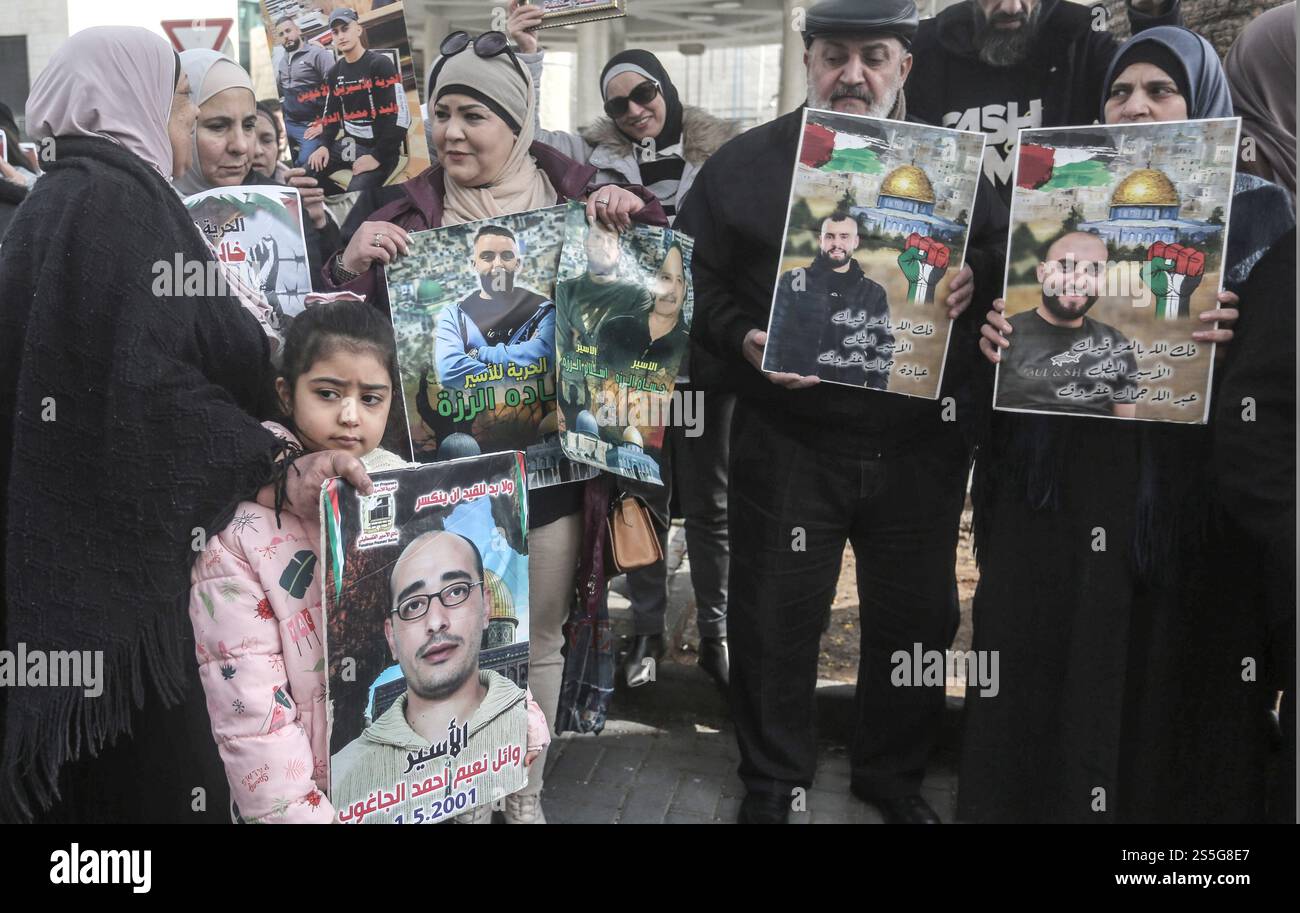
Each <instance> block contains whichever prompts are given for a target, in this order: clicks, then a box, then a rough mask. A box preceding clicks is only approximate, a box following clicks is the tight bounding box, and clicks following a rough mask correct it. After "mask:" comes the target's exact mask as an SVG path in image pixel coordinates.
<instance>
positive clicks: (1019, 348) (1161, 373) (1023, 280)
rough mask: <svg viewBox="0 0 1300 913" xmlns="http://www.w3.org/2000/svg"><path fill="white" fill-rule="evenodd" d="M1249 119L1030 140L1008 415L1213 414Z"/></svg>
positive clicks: (1019, 208)
mask: <svg viewBox="0 0 1300 913" xmlns="http://www.w3.org/2000/svg"><path fill="white" fill-rule="evenodd" d="M1240 123H1241V122H1240V120H1239V119H1238V118H1223V119H1219V120H1198V121H1181V122H1168V121H1166V122H1161V123H1148V124H1124V125H1115V126H1102V125H1096V126H1091V127H1073V128H1065V129H1062V128H1049V129H1035V130H1021V131H1020V145H1019V148H1018V154H1017V158H1016V169H1015V183H1014V185H1013V190H1012V197H1011V239H1010V243H1009V244H1008V245H1007V270H1006V285H1005V292H1004V295H1003V297H1004V299H1005V302H1006V310H1005V313H1004V317H1005V318H1006V320H1007V322H1008V323H1009V324H1010V325H1011V332H1010V333H1009V334H1004V335H1005V337H1006V339H1007V342H1008V345H1007V347H1006V348H1003V349H1002V350H1001V360H1000V361H999V363H998V366H997V378H996V382H995V387H994V397H993V403H994V407H995V408H997V409H1002V410H1006V411H1010V412H1045V413H1051V414H1057V415H1083V416H1094V417H1100V418H1120V419H1143V420H1148V421H1166V422H1184V423H1191V424H1200V423H1204V422H1205V421H1206V420H1207V418H1208V415H1209V407H1210V387H1211V381H1212V378H1213V373H1214V344H1213V343H1205V342H1200V341H1197V340H1194V339H1193V338H1192V333H1193V332H1195V331H1197V330H1203V329H1210V328H1211V325H1210V324H1205V323H1202V322H1201V320H1200V319H1199V315H1200V314H1201V313H1203V312H1205V311H1207V310H1212V309H1215V308H1217V307H1218V306H1219V305H1218V302H1217V296H1218V293H1219V292H1220V291H1221V290H1222V287H1223V259H1224V251H1225V250H1226V249H1227V244H1228V219H1229V213H1230V212H1231V209H1232V189H1233V182H1234V180H1235V174H1236V161H1237V155H1236V150H1237V140H1238V135H1239V132H1240Z"/></svg>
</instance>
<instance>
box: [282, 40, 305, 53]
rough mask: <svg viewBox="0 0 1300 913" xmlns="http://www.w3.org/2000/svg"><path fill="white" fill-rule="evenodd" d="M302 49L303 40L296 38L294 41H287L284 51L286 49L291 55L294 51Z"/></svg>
mask: <svg viewBox="0 0 1300 913" xmlns="http://www.w3.org/2000/svg"><path fill="white" fill-rule="evenodd" d="M300 47H302V39H301V38H295V39H293V40H292V41H285V43H284V49H285V50H286V51H289V52H290V53H292V52H293V51H296V50H298V48H300Z"/></svg>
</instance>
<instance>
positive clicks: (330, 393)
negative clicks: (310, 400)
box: [316, 390, 338, 399]
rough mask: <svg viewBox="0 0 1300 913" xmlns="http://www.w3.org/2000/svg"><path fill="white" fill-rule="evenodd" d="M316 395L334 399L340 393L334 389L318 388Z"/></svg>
mask: <svg viewBox="0 0 1300 913" xmlns="http://www.w3.org/2000/svg"><path fill="white" fill-rule="evenodd" d="M316 395H317V396H319V397H320V398H321V399H334V398H335V397H337V396H338V393H337V392H335V391H334V390H317V391H316Z"/></svg>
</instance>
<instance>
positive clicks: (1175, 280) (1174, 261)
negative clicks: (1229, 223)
mask: <svg viewBox="0 0 1300 913" xmlns="http://www.w3.org/2000/svg"><path fill="white" fill-rule="evenodd" d="M1204 278H1205V254H1203V253H1201V252H1200V251H1199V250H1197V249H1196V248H1194V247H1184V246H1183V245H1181V244H1166V243H1164V242H1163V241H1157V242H1156V243H1154V244H1152V245H1151V246H1150V247H1149V248H1147V262H1146V264H1145V265H1144V266H1143V267H1142V280H1143V281H1144V282H1145V283H1146V284H1147V287H1148V288H1149V289H1151V293H1152V294H1153V295H1155V296H1156V320H1177V319H1178V318H1179V317H1186V316H1187V315H1188V314H1190V313H1191V307H1190V306H1191V300H1192V292H1194V291H1196V287H1197V286H1198V285H1200V284H1201V280H1202V279H1204Z"/></svg>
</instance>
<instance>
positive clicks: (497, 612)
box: [483, 568, 515, 619]
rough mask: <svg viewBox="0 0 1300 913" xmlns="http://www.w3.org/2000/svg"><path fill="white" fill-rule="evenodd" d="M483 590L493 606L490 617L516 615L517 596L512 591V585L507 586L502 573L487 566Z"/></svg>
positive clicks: (484, 571) (511, 616) (489, 603)
mask: <svg viewBox="0 0 1300 913" xmlns="http://www.w3.org/2000/svg"><path fill="white" fill-rule="evenodd" d="M483 592H484V593H485V594H486V595H487V599H488V605H489V606H491V609H490V611H489V612H488V618H489V619H492V618H514V617H515V597H514V596H513V595H512V594H511V593H510V587H508V586H506V584H505V581H503V580H502V579H501V577H500V575H498V574H497V573H496V572H495V571H491V570H488V569H487V568H484V569H483Z"/></svg>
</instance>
